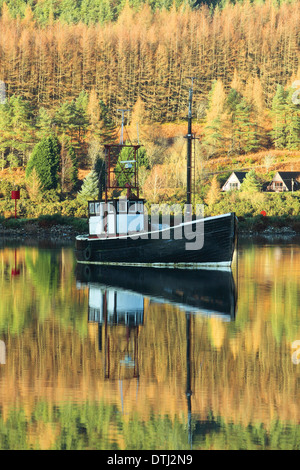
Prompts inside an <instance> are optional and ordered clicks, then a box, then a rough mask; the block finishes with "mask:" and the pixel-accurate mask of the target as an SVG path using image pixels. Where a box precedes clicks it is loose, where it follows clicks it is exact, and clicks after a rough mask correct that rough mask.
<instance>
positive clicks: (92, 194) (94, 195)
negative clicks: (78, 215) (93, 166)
mask: <svg viewBox="0 0 300 470" xmlns="http://www.w3.org/2000/svg"><path fill="white" fill-rule="evenodd" d="M98 196H99V188H98V175H97V173H96V171H95V170H92V171H91V172H90V173H89V174H88V175H87V176H86V177H85V178H84V180H83V184H82V188H81V190H80V191H79V193H78V195H77V199H78V201H79V202H80V203H81V204H84V203H87V202H88V201H90V200H95V199H98Z"/></svg>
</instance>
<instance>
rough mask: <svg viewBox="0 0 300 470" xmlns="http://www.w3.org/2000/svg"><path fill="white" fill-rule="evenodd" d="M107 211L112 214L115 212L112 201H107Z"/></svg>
mask: <svg viewBox="0 0 300 470" xmlns="http://www.w3.org/2000/svg"><path fill="white" fill-rule="evenodd" d="M108 213H109V214H114V213H115V208H114V205H113V203H112V202H109V203H108Z"/></svg>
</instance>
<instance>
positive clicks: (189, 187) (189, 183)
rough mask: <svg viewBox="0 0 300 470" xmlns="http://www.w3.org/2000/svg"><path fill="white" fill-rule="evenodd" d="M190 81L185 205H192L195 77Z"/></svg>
mask: <svg viewBox="0 0 300 470" xmlns="http://www.w3.org/2000/svg"><path fill="white" fill-rule="evenodd" d="M187 78H190V79H191V80H192V86H191V88H190V91H189V111H188V133H187V136H186V137H187V172H186V173H187V175H186V176H187V184H186V203H187V204H191V203H192V140H193V134H192V101H193V83H194V79H195V77H187Z"/></svg>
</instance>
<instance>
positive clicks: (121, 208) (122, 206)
mask: <svg viewBox="0 0 300 470" xmlns="http://www.w3.org/2000/svg"><path fill="white" fill-rule="evenodd" d="M118 212H119V213H120V212H126V213H127V201H118Z"/></svg>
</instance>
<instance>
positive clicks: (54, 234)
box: [0, 223, 300, 244]
mask: <svg viewBox="0 0 300 470" xmlns="http://www.w3.org/2000/svg"><path fill="white" fill-rule="evenodd" d="M83 233H85V231H84V232H83V231H80V230H76V229H75V228H74V227H72V226H71V225H67V224H63V225H62V224H53V225H51V226H47V227H43V226H40V225H39V224H38V223H31V224H26V225H25V226H23V227H16V228H11V227H4V226H3V225H1V224H0V241H12V242H13V241H24V242H28V241H38V242H41V241H48V242H52V243H68V244H70V243H72V242H75V238H76V236H77V235H80V234H83ZM238 237H239V238H241V239H246V238H248V239H249V238H257V237H259V238H264V239H266V240H272V239H274V240H278V239H284V240H292V239H294V238H297V237H299V238H300V232H298V231H296V230H294V229H293V228H291V227H289V226H283V227H276V226H274V225H271V224H270V225H269V226H267V227H261V228H260V229H257V228H255V227H253V228H250V227H249V228H248V227H247V228H246V227H243V224H241V226H240V228H239V229H238Z"/></svg>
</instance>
